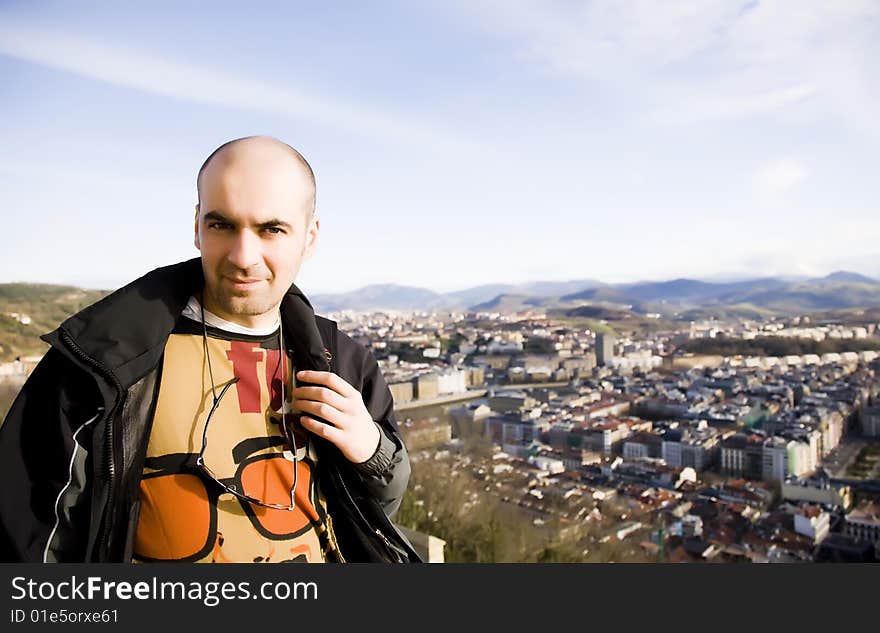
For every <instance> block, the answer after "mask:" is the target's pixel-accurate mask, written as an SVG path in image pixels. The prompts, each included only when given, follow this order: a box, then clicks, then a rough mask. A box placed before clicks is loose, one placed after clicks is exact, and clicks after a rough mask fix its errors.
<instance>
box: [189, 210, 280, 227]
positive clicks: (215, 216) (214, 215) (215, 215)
mask: <svg viewBox="0 0 880 633" xmlns="http://www.w3.org/2000/svg"><path fill="white" fill-rule="evenodd" d="M212 220H213V221H215V222H226V223H228V224H235V222H233V221H232V220H230V219H229V218H227V217H226V216H225V215H223V214H222V213H220V212H219V211H208V212H207V213H206V214H205V215H204V221H205V222H210V221H212ZM256 226H257V228H258V229H270V228H276V227H277V228H282V229H286V230H288V231H289V230H291V229H292V228H293V227H292V226H291V225H290V223H289V222H285V221H284V220H280V219H278V218H272V219H271V220H266V221H265V222H260V223H259V224H257V225H256Z"/></svg>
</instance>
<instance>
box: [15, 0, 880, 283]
mask: <svg viewBox="0 0 880 633" xmlns="http://www.w3.org/2000/svg"><path fill="white" fill-rule="evenodd" d="M877 17H880V7H877V6H876V5H874V4H871V3H867V2H865V3H860V2H855V3H847V4H846V5H845V6H844V5H841V4H835V5H834V6H829V5H825V4H824V3H820V2H803V3H798V4H797V5H796V6H793V5H784V4H781V3H776V2H742V3H728V2H720V1H719V2H706V3H692V2H683V3H677V2H673V3H665V4H664V6H663V7H662V8H660V7H657V6H655V5H652V4H645V3H639V2H622V3H616V4H615V5H614V6H613V7H605V6H602V5H597V4H595V3H566V4H564V5H563V4H556V3H537V2H525V3H518V4H515V5H511V6H508V5H507V4H502V3H498V2H493V1H486V2H477V3H462V2H455V3H451V4H450V3H439V2H427V3H422V4H420V5H419V6H418V7H414V6H412V5H408V4H407V3H400V2H390V3H386V4H384V5H382V6H380V7H372V8H371V9H369V10H367V9H364V8H362V7H338V6H337V7H311V6H310V7H295V6H289V7H278V6H275V5H269V4H261V3H256V4H254V5H249V7H248V8H247V9H246V10H243V9H241V7H240V6H238V5H233V4H232V3H226V2H220V3H216V4H215V5H214V8H213V9H212V11H211V12H210V14H206V13H205V12H204V11H202V10H200V9H199V8H198V6H197V5H195V4H187V3H167V2H166V3H162V2H160V3H152V4H151V5H150V8H149V9H147V8H133V7H131V6H120V5H118V4H116V3H107V2H89V3H83V4H78V5H77V6H76V7H75V8H74V7H71V6H69V5H66V4H65V3H60V2H40V3H25V2H9V3H4V5H3V6H2V7H0V70H2V72H3V73H4V76H5V77H6V78H7V81H6V82H5V85H4V87H3V89H2V90H3V97H4V98H3V99H2V100H0V118H2V122H0V130H2V132H3V135H4V138H5V139H6V143H5V144H4V148H3V150H0V207H2V208H3V213H4V227H5V231H6V234H7V235H9V236H14V239H12V240H8V241H9V242H10V243H8V244H6V245H5V247H6V248H5V249H4V250H3V252H2V254H0V270H2V271H3V272H2V275H0V282H13V281H23V282H34V283H59V284H70V285H76V286H80V287H84V288H102V289H109V288H115V287H119V286H121V285H123V284H125V283H127V282H128V281H130V280H131V279H133V278H135V277H137V276H140V275H142V274H144V273H146V272H147V271H149V270H151V269H153V268H156V267H158V266H162V265H166V264H169V263H172V262H174V261H180V260H183V259H188V258H190V257H195V256H197V255H198V252H197V251H196V250H195V248H194V246H193V245H192V222H193V205H194V204H195V173H196V171H197V170H198V167H199V165H200V164H201V162H202V161H203V160H204V158H205V157H206V156H207V155H208V154H209V153H210V152H211V151H212V150H213V149H214V148H215V147H216V146H218V145H219V144H221V143H222V142H224V141H226V140H228V139H230V138H235V137H238V136H245V135H249V134H259V133H264V134H270V135H273V136H277V137H278V138H281V139H282V140H284V141H286V142H289V143H291V144H292V145H293V146H295V147H297V148H298V149H300V150H301V151H302V152H303V154H304V155H305V156H306V158H307V159H308V160H309V161H310V162H311V164H312V166H313V168H314V169H315V172H316V175H317V180H318V215H319V217H320V218H321V222H322V234H321V236H320V238H319V245H318V250H317V252H316V254H315V257H314V258H313V259H312V260H310V261H308V262H306V264H305V266H304V267H303V269H302V271H301V274H300V277H299V278H298V280H297V284H298V285H299V286H300V287H301V288H304V289H307V290H308V291H309V292H310V293H325V294H326V293H341V292H347V291H351V290H354V289H358V288H362V287H364V286H367V285H372V284H399V285H404V286H415V287H422V288H429V289H431V290H434V291H436V292H450V291H454V290H458V289H462V288H466V287H473V286H477V285H481V284H489V283H515V284H516V283H528V282H530V281H539V280H540V281H550V280H560V281H561V280H566V279H579V278H588V279H596V280H601V281H603V282H605V283H610V284H619V283H635V282H639V281H659V280H671V279H676V278H691V279H702V280H708V281H713V280H718V279H719V276H721V277H724V278H725V279H727V278H734V277H735V278H739V279H743V278H759V277H769V276H801V277H804V276H805V277H822V276H825V275H827V274H829V273H832V272H834V271H837V270H848V271H853V272H857V273H861V274H864V275H867V276H869V277H872V278H875V279H877V278H880V253H878V247H877V244H880V222H878V221H877V219H876V218H877V217H880V210H878V208H877V200H878V199H880V196H878V193H880V186H878V184H877V183H876V178H875V177H874V176H873V173H872V171H873V170H872V168H871V165H872V164H873V158H874V155H875V153H876V151H875V148H876V146H877V141H878V140H880V126H878V124H877V122H876V117H874V116H873V104H874V103H876V101H877V99H878V97H880V81H878V78H877V75H876V73H873V72H872V68H873V60H874V59H876V58H877V54H878V53H880V44H878V42H880V37H878V35H880V33H878V24H880V21H878V20H877ZM218 43H220V44H219V45H218ZM353 262H356V263H357V265H356V266H355V265H353ZM462 280H466V281H462Z"/></svg>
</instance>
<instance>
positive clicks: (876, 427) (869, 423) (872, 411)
mask: <svg viewBox="0 0 880 633" xmlns="http://www.w3.org/2000/svg"><path fill="white" fill-rule="evenodd" d="M860 418H861V422H862V435H864V436H865V437H880V404H875V405H874V406H872V407H865V408H864V409H862V413H861V416H860Z"/></svg>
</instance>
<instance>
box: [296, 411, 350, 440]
mask: <svg viewBox="0 0 880 633" xmlns="http://www.w3.org/2000/svg"><path fill="white" fill-rule="evenodd" d="M299 420H300V423H301V424H302V425H303V427H304V428H305V429H306V430H307V431H311V432H312V433H314V434H315V435H319V436H321V437H323V438H324V439H325V440H327V441H329V442H332V443H333V444H336V443H337V442H339V441H341V440H342V437H343V435H342V431H341V430H340V429H337V428H336V427H335V426H331V425H330V424H324V423H323V422H318V421H317V420H315V419H314V418H310V417H309V416H307V415H302V416H300V418H299Z"/></svg>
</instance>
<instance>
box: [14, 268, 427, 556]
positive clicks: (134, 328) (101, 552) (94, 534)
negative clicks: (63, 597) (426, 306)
mask: <svg viewBox="0 0 880 633" xmlns="http://www.w3.org/2000/svg"><path fill="white" fill-rule="evenodd" d="M203 284H204V277H203V274H202V267H201V261H200V260H199V259H198V258H196V259H192V260H189V261H186V262H182V263H179V264H174V265H172V266H166V267H164V268H159V269H156V270H154V271H152V272H150V273H148V274H146V275H144V276H143V277H141V278H139V279H137V280H135V281H133V282H132V283H130V284H128V285H127V286H125V287H123V288H121V289H119V290H117V291H116V292H114V293H112V294H110V295H108V296H107V297H105V298H104V299H102V300H101V301H98V302H97V303H95V304H93V305H91V306H89V307H87V308H85V309H84V310H82V311H81V312H79V313H77V314H76V315H74V316H72V317H70V318H69V319H67V320H66V321H65V322H64V323H62V324H61V326H59V327H58V329H56V330H55V331H53V332H51V333H50V334H47V335H45V336H43V337H42V338H43V339H44V340H45V341H46V342H47V343H49V344H50V345H51V348H50V350H49V351H48V352H47V353H46V355H45V356H44V357H43V359H42V360H41V361H40V363H39V364H38V365H37V367H36V368H35V369H34V371H33V373H32V374H31V376H30V377H29V378H28V381H27V382H26V383H25V385H24V387H23V388H22V389H21V392H20V393H19V395H18V397H17V398H16V400H15V402H14V403H13V405H12V408H11V409H10V411H9V413H8V415H7V417H6V420H5V422H4V423H3V426H2V427H0V482H2V484H0V485H2V488H0V561H2V562H15V561H46V562H50V561H54V562H127V561H130V560H131V554H132V548H133V543H134V534H135V529H136V526H137V518H138V509H139V484H140V477H141V473H142V470H143V462H144V457H145V454H146V449H147V443H148V440H149V435H150V426H151V424H152V418H153V412H154V407H155V403H156V395H157V389H158V385H159V382H160V380H159V377H160V374H161V368H162V357H163V353H164V348H165V343H166V341H167V339H168V336H169V335H170V334H171V331H172V330H173V328H174V325H175V323H176V322H177V319H178V317H179V316H180V314H181V312H182V311H183V308H184V307H185V306H186V303H187V300H188V299H189V297H190V296H192V295H193V294H195V293H196V292H198V291H199V290H200V289H201V288H202V286H203ZM281 319H282V325H283V328H284V341H285V346H286V347H287V348H288V350H289V351H290V352H291V353H292V355H293V361H294V364H295V366H296V368H297V369H298V370H299V369H316V370H323V371H330V370H332V371H335V372H336V373H337V374H339V375H340V376H341V377H342V378H344V379H345V380H346V381H347V382H349V383H350V384H352V385H353V386H354V387H355V388H356V389H358V391H360V392H361V394H362V397H363V399H364V403H365V405H366V406H367V409H368V410H369V412H370V413H371V414H372V417H373V419H374V420H375V421H376V422H377V423H378V424H379V426H380V428H381V430H382V431H383V433H382V441H381V443H380V447H379V450H378V451H377V452H376V454H375V455H374V456H373V457H372V458H371V459H370V460H368V461H367V462H365V463H364V464H352V463H350V462H349V461H348V460H347V459H346V458H345V457H344V456H343V455H342V453H341V452H340V451H339V450H338V449H337V448H336V447H335V446H334V445H333V444H331V443H329V442H327V441H325V440H322V439H321V438H318V437H315V436H313V437H314V441H315V442H316V446H317V449H318V468H317V474H316V475H317V481H318V484H319V485H320V486H321V487H322V491H323V492H324V495H325V497H326V499H327V504H328V511H329V513H330V516H331V518H332V520H333V526H334V531H335V533H336V537H337V540H338V543H339V546H340V549H341V551H342V554H343V556H344V558H345V559H346V560H347V561H350V562H367V561H381V562H417V561H419V557H418V555H417V554H416V552H415V551H414V550H413V548H412V546H411V545H410V543H409V542H408V541H407V540H406V538H405V537H404V536H403V535H402V534H401V533H400V532H399V530H397V529H396V528H395V526H394V524H393V523H392V522H391V520H390V517H391V516H393V514H394V513H395V512H396V510H397V508H398V507H399V506H400V502H401V498H402V495H403V494H404V491H405V490H406V486H407V483H408V480H409V473H410V470H409V457H408V455H407V451H406V448H405V446H404V444H403V441H402V440H401V437H400V434H399V429H398V427H397V423H396V421H395V419H394V410H393V409H394V402H393V399H392V397H391V393H390V391H389V389H388V386H387V384H386V383H385V380H384V378H383V377H382V373H381V371H380V370H379V367H378V365H377V363H376V361H375V359H374V358H373V356H372V355H371V354H370V353H369V352H368V351H367V350H366V349H365V348H364V347H362V346H361V345H359V344H358V343H356V342H355V341H353V340H352V339H351V338H349V337H348V336H346V335H345V334H343V333H342V332H339V331H338V330H337V329H336V324H335V322H333V321H330V320H328V319H324V318H323V317H319V316H316V315H315V313H314V311H313V309H312V306H311V304H310V303H309V301H308V299H307V298H306V297H305V295H303V293H302V292H301V291H300V290H299V289H298V288H297V287H296V286H295V285H293V286H291V288H290V289H289V290H288V292H287V294H286V295H285V296H284V298H283V300H282V302H281Z"/></svg>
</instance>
